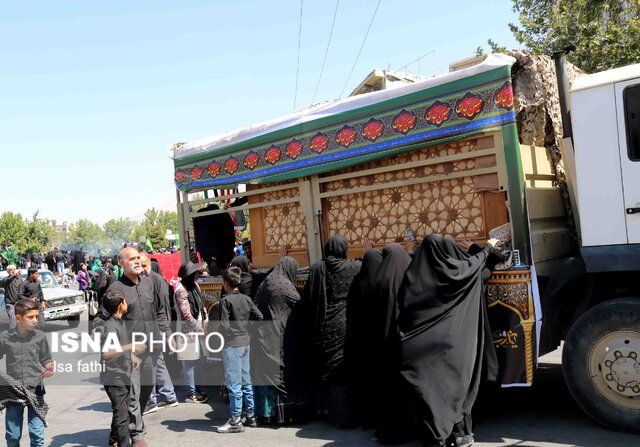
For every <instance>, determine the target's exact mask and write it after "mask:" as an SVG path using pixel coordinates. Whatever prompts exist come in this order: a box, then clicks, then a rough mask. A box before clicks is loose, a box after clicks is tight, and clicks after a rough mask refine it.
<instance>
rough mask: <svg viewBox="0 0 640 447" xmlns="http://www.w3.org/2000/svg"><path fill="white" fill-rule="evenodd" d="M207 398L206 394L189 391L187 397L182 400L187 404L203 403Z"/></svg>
mask: <svg viewBox="0 0 640 447" xmlns="http://www.w3.org/2000/svg"><path fill="white" fill-rule="evenodd" d="M208 400H209V398H208V397H207V395H206V394H205V395H204V396H203V395H202V394H199V393H191V394H189V395H188V396H187V398H186V399H185V400H184V401H185V402H187V403H189V404H203V403H205V402H206V401H208Z"/></svg>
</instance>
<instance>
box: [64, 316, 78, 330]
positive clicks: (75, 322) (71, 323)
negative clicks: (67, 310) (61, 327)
mask: <svg viewBox="0 0 640 447" xmlns="http://www.w3.org/2000/svg"><path fill="white" fill-rule="evenodd" d="M67 323H69V327H70V328H77V327H78V326H80V315H73V316H71V317H69V318H67Z"/></svg>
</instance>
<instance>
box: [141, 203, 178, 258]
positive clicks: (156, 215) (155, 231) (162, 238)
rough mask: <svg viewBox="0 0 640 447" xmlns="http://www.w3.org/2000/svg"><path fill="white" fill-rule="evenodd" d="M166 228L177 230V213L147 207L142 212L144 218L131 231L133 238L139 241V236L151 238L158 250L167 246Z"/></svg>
mask: <svg viewBox="0 0 640 447" xmlns="http://www.w3.org/2000/svg"><path fill="white" fill-rule="evenodd" d="M167 230H171V231H173V232H174V233H177V232H178V213H176V212H175V211H162V210H157V209H155V208H149V209H148V210H146V211H145V212H144V220H143V221H142V223H141V224H140V225H139V226H138V227H136V228H135V229H134V231H133V236H134V237H133V239H134V240H135V241H136V242H139V241H140V239H141V237H146V238H149V239H150V240H151V244H152V245H153V248H154V249H156V250H158V249H161V248H167V247H169V241H168V240H167V238H166V234H167Z"/></svg>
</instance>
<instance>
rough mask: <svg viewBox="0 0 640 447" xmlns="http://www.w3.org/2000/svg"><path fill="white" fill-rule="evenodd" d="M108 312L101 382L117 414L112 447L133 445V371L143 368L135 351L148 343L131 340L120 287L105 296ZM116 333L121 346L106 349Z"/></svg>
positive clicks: (104, 333)
mask: <svg viewBox="0 0 640 447" xmlns="http://www.w3.org/2000/svg"><path fill="white" fill-rule="evenodd" d="M102 305H103V308H104V309H105V311H107V312H109V314H110V315H111V317H110V318H109V319H108V320H107V321H105V323H104V325H103V326H102V328H103V331H102V361H103V368H102V372H101V373H100V383H102V384H103V385H104V390H105V392H106V393H107V395H108V396H109V400H110V401H111V408H112V410H113V417H112V419H111V433H110V434H109V446H110V447H112V446H118V445H120V446H128V445H129V437H130V433H129V422H130V421H129V395H130V392H131V374H132V371H133V369H134V368H135V369H137V368H139V367H140V359H139V358H137V357H136V356H135V355H134V352H144V351H145V350H146V346H145V345H139V344H136V345H135V346H134V345H132V344H131V343H130V340H129V334H128V333H127V329H126V328H125V326H124V323H123V321H122V316H123V315H126V313H127V301H126V300H125V298H124V294H123V293H122V292H120V291H119V290H114V291H112V292H107V293H106V294H105V296H104V297H103V299H102ZM110 335H111V336H112V337H113V336H115V338H116V339H117V341H118V345H119V347H120V349H119V350H118V349H116V348H112V349H109V350H107V349H105V345H106V343H107V341H108V338H109V336H110Z"/></svg>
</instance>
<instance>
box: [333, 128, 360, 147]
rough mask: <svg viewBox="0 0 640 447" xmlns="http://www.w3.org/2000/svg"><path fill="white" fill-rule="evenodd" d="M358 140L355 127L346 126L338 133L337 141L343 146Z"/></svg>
mask: <svg viewBox="0 0 640 447" xmlns="http://www.w3.org/2000/svg"><path fill="white" fill-rule="evenodd" d="M354 141H356V130H355V129H354V128H353V127H349V126H344V127H343V128H342V129H340V131H339V132H338V133H337V134H336V143H338V144H339V145H340V146H342V147H349V146H351V144H352V143H353V142H354Z"/></svg>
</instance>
